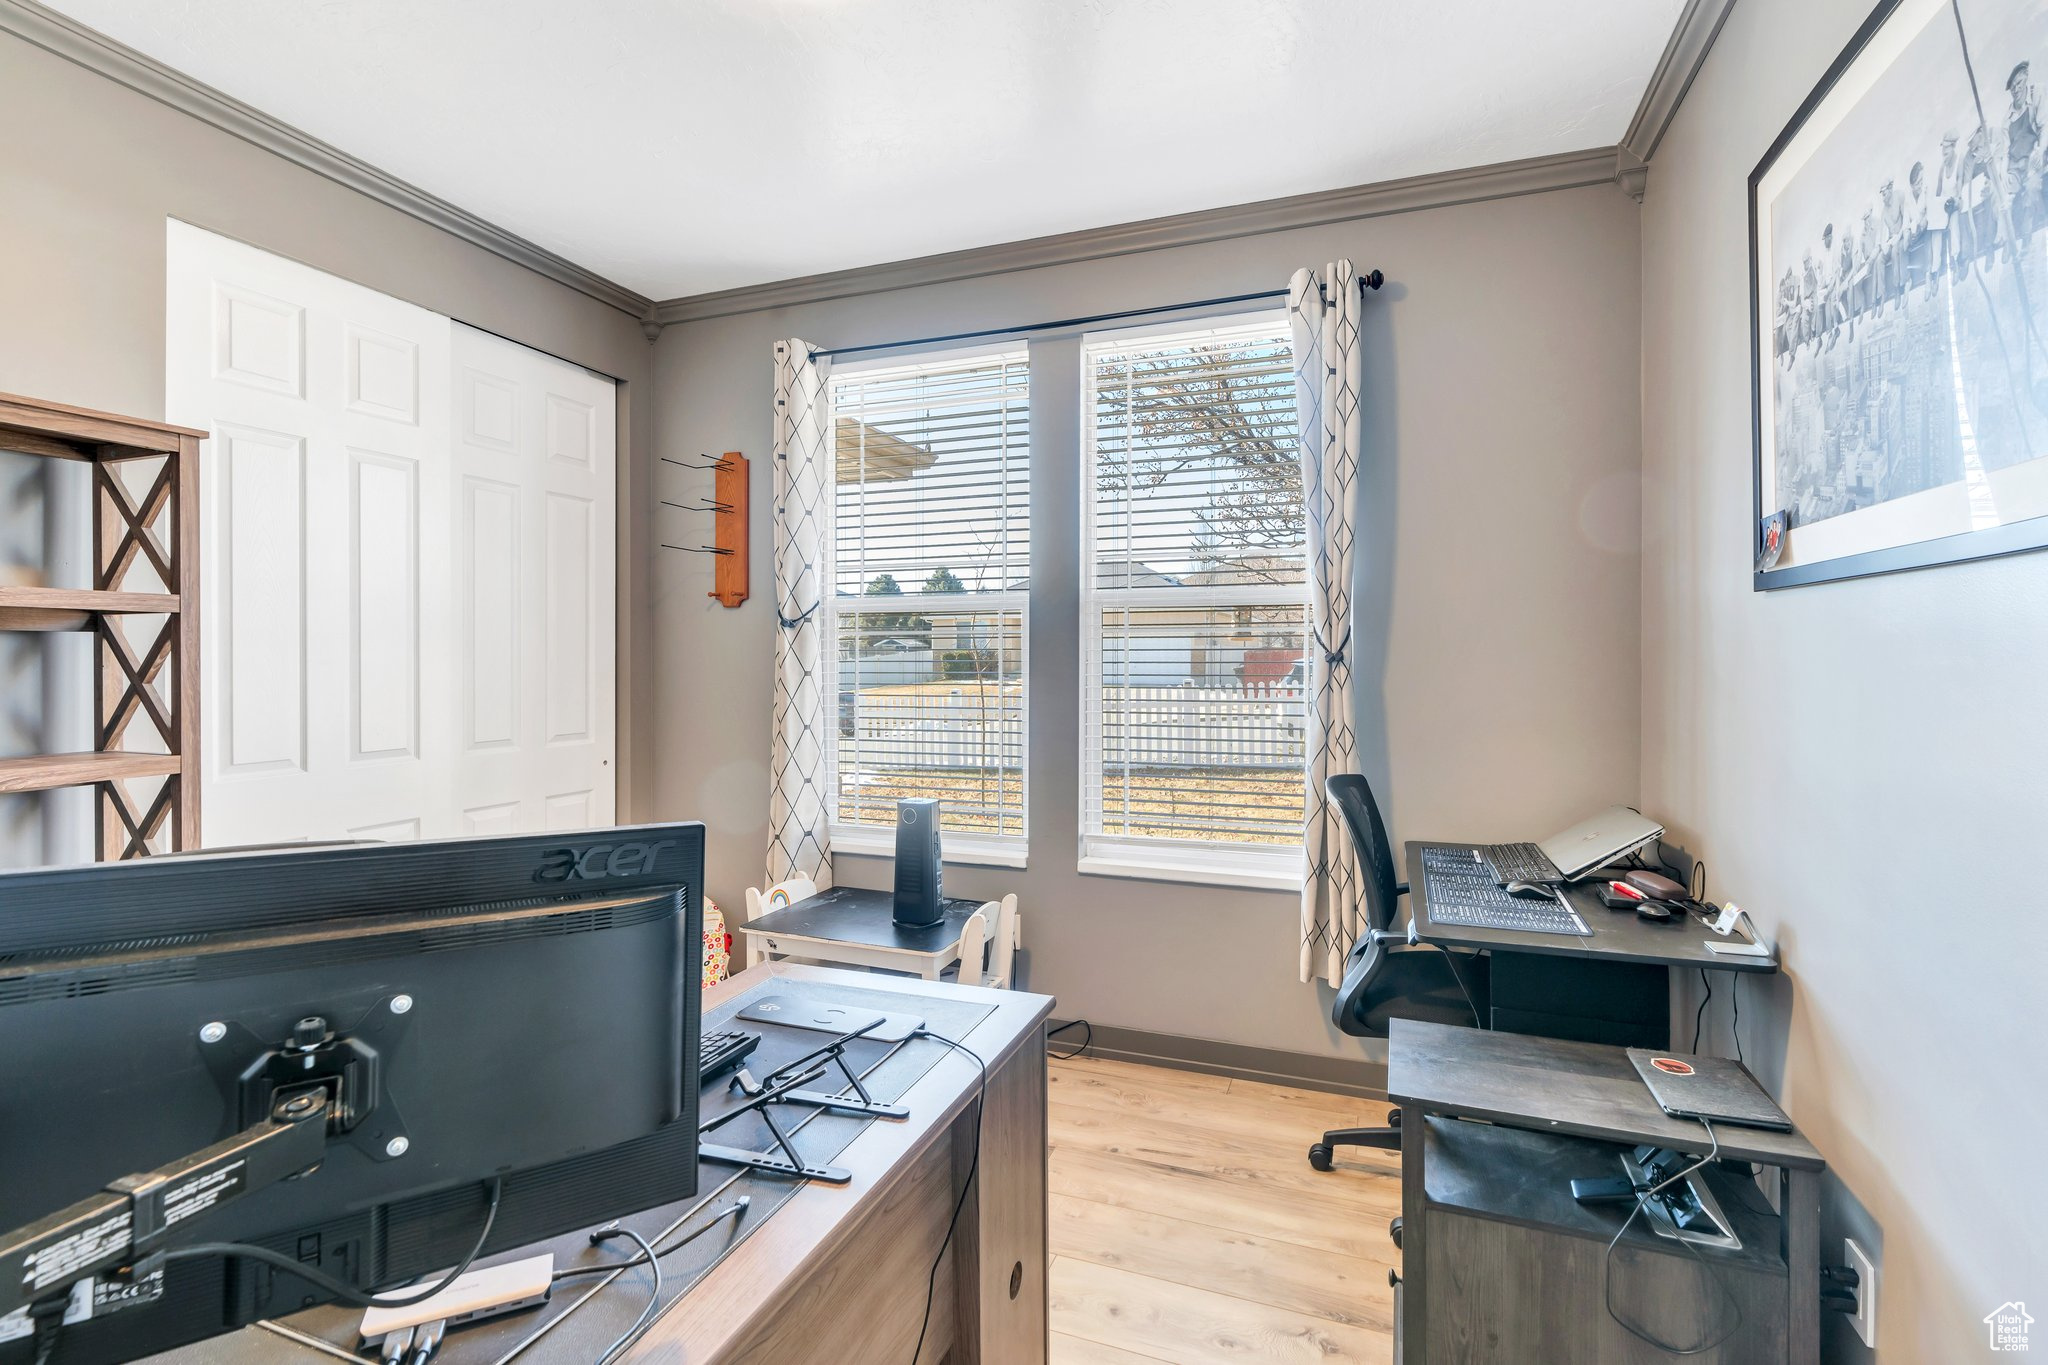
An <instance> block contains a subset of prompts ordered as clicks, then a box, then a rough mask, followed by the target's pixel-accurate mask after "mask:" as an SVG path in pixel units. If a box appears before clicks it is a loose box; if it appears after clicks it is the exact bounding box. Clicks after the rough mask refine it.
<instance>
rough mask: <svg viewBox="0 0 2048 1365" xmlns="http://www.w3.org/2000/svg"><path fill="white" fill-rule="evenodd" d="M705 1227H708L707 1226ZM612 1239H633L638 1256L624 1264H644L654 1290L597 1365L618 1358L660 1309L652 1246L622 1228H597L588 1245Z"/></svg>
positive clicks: (656, 1259)
mask: <svg viewBox="0 0 2048 1365" xmlns="http://www.w3.org/2000/svg"><path fill="white" fill-rule="evenodd" d="M707 1226H709V1225H708V1224H707ZM614 1237H630V1238H632V1239H633V1242H634V1244H635V1245H636V1246H638V1247H639V1248H640V1255H639V1256H638V1257H637V1258H635V1260H632V1261H628V1262H626V1264H627V1265H634V1264H638V1263H641V1262H644V1263H645V1264H646V1265H647V1267H648V1269H650V1270H652V1271H653V1272H654V1289H653V1292H651V1293H649V1294H648V1296H647V1306H646V1307H645V1308H643V1309H641V1310H640V1316H639V1317H637V1318H635V1319H634V1320H633V1325H632V1326H631V1327H628V1328H627V1329H626V1330H625V1331H624V1332H622V1333H620V1334H619V1339H618V1340H617V1341H615V1342H613V1343H612V1344H611V1345H609V1346H607V1347H605V1349H604V1354H603V1355H601V1356H599V1357H598V1358H597V1365H611V1362H612V1361H613V1360H614V1359H616V1358H617V1357H618V1354H619V1352H621V1351H623V1350H625V1349H626V1347H627V1346H629V1345H630V1344H632V1341H633V1338H635V1337H637V1336H639V1335H640V1333H641V1332H642V1331H643V1330H644V1329H645V1328H646V1326H647V1324H648V1323H650V1322H653V1321H654V1314H655V1312H656V1311H657V1310H658V1309H660V1307H661V1258H660V1257H659V1256H657V1255H655V1254H654V1247H653V1245H652V1244H651V1243H650V1242H648V1240H647V1239H646V1238H645V1237H642V1236H641V1235H640V1234H639V1233H637V1232H635V1231H633V1229H631V1228H624V1227H610V1228H599V1229H598V1230H597V1231H596V1232H593V1233H591V1234H590V1244H591V1245H592V1246H596V1245H598V1244H599V1243H600V1242H608V1241H610V1240H611V1239H612V1238H614ZM621 1268H623V1267H621Z"/></svg>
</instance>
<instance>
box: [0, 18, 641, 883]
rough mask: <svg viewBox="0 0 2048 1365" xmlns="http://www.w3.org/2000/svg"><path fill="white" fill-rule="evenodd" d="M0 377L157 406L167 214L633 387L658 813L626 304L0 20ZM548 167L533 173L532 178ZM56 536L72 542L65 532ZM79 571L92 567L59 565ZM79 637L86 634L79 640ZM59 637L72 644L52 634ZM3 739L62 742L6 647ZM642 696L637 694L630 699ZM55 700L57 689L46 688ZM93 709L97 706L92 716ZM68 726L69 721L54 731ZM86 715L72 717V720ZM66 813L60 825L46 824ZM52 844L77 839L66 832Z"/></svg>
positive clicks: (630, 540)
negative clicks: (417, 215)
mask: <svg viewBox="0 0 2048 1365" xmlns="http://www.w3.org/2000/svg"><path fill="white" fill-rule="evenodd" d="M0 129H5V130H6V134H5V136H4V137H0V319H4V324H0V391H6V392H11V393H21V394H29V395H32V396H34V397H38V398H50V399H55V400H58V401H60V402H67V403H76V404H82V405H84V406H87V407H94V408H103V409H109V410H112V411H115V412H123V413H130V414H134V415H138V416H143V417H160V416H161V415H162V413H163V402H164V220H165V219H166V218H178V219H182V220H183V221H185V222H188V223H193V224H196V225H198V226H200V227H203V228H208V229H211V230H212V231H215V232H220V233H224V234H226V235H227V236H230V237H236V238H239V239H241V240H243V241H246V242H250V243H252V244H254V245H256V246H259V247H262V248H264V249H265V250H267V251H274V252H276V253H278V254H279V255H282V256H288V257H291V258H292V259H294V260H298V261H303V262H305V263H306V264H308V265H312V266H317V267H319V268H320V269H322V270H326V271H330V272H332V273H334V274H336V275H340V276H343V277H345V278H347V279H351V280H354V281H357V282H358V283H361V284H365V285H368V286H369V287H370V288H373V289H378V290H382V291H384V292H385V293H388V294H392V295H395V296H397V297H399V298H402V299H406V300H408V301H410V302H413V303H416V304H419V305H421V306H423V307H426V308H430V309H433V310H435V311H437V312H441V313H446V314H448V315H450V316H452V317H455V318H457V319H459V320H460V321H463V322H467V323H470V324H472V325H474V326H477V327H482V328H484V329H486V330H488V331H492V332H497V333H499V334H501V335H503V336H507V337H510V338H512V339H513V340H515V341H520V342H524V343H525V344H527V345H529V346H533V347H536V348H537V349H540V350H543V351H548V352H551V353H553V354H555V355H559V356H563V357H565V358H567V359H569V360H573V361H576V362H577V363H579V364H582V365H586V366H588V367H590V368H591V369H595V370H599V371H602V372H603V373H606V374H609V375H612V376H615V377H617V378H619V379H622V380H624V381H625V383H624V385H623V387H622V390H621V395H620V409H619V451H620V457H621V466H620V474H619V479H620V498H619V507H620V525H619V571H620V572H619V601H620V603H621V607H622V616H621V621H620V629H619V678H620V698H619V701H620V710H619V717H620V731H619V734H620V743H619V755H620V761H621V775H620V776H621V781H620V799H621V810H622V814H625V815H628V816H630V815H634V814H637V813H639V812H644V811H645V810H646V809H647V794H648V793H649V792H650V791H651V781H652V775H651V773H650V772H649V771H648V769H647V768H646V766H645V765H644V764H642V763H641V762H639V758H640V755H641V753H642V752H644V747H645V746H644V744H642V743H640V742H639V741H638V740H637V739H636V735H637V734H638V733H639V732H638V731H636V729H635V728H634V726H635V721H636V719H637V718H642V717H644V716H645V715H646V712H645V710H644V706H645V704H646V700H647V698H648V697H649V695H650V684H651V680H652V671H651V668H650V659H651V653H650V652H649V651H647V650H646V649H645V648H644V642H645V641H646V640H647V638H648V618H647V614H646V610H647V608H646V597H645V587H644V585H645V582H646V579H645V576H644V574H643V573H642V572H641V569H642V566H643V565H644V564H645V563H646V547H645V545H644V541H643V537H644V528H645V526H646V518H645V516H644V511H645V507H646V499H645V497H644V489H645V487H646V464H647V456H646V455H645V451H646V450H648V449H649V448H651V431H652V419H651V415H650V414H651V410H652V404H651V402H650V400H649V392H648V390H649V388H650V385H649V382H648V380H649V375H650V370H651V351H652V348H651V347H650V346H649V345H648V343H647V339H646V337H645V335H644V334H643V333H642V332H641V330H640V326H639V324H638V323H637V322H636V321H635V320H634V319H632V318H630V317H628V316H627V315H626V314H624V313H622V312H620V311H618V310H617V309H615V308H611V307H609V306H607V305H605V304H602V303H599V302H597V301H596V300H594V299H591V298H588V297H586V296H585V295H583V294H580V293H577V292H576V291H574V290H571V289H569V288H567V287H565V286H563V285H560V284H557V283H555V282H554V281H552V280H549V279H546V278H544V277H542V276H540V275H537V274H535V273H533V272H532V271H529V270H527V269H525V268H523V267H521V266H518V265H514V264H513V263H511V262H510V261H507V260H505V259H503V258H502V257H499V256H496V255H493V254H491V253H490V252H487V251H484V250H482V249H480V248H478V247H475V246H473V245H471V244H469V243H467V242H464V241H462V240H460V239H459V238H456V237H453V236H451V235H449V234H447V233H444V232H442V231H440V230H438V229H436V228H433V227H429V226H427V225H426V224H424V223H422V222H420V221H418V220H417V219H414V218H411V217H408V216H407V215H405V214H402V213H399V212H398V211H396V210H394V209H391V208H388V207H386V206H385V205H383V204H380V203H377V202H376V201H374V200H372V199H369V198H367V197H366V196H363V195H360V194H357V193H356V192H354V191H352V190H348V189H344V188H342V187H341V186H339V185H337V184H335V183H334V182H332V181H329V180H326V179H323V178H322V177H320V176H317V175H314V174H313V173H311V172H309V171H306V170H303V169H301V168H299V167H297V166H295V165H292V164H291V163H289V162H287V161H285V160H283V159H282V158H280V157H277V156H274V155H272V154H270V153H268V152H265V151H261V150H259V149H257V148H256V147H253V146H251V145H250V144H248V143H245V142H243V141H241V140H239V139H237V138H234V137H232V136H229V135H228V134H226V133H224V132H221V131H219V130H218V129H215V128H213V127H211V126H209V125H207V124H205V123H202V122H200V121H199V120H197V119H194V118H192V117H189V116H188V115H185V114H182V113H179V112H177V111H175V110H172V109H170V108H168V107H166V106H164V105H161V104H158V103H156V102H155V101H153V100H150V99H148V98H146V97H144V96H142V95H139V94H137V93H135V92H134V91H131V90H129V89H127V88H125V87H123V86H121V85H118V84H116V83H115V82H113V81H110V80H107V79H105V78H103V77H100V76H98V75H95V74H93V73H92V72H89V71H87V70H85V69H84V68H82V67H78V66H75V65H73V64H71V63H69V62H67V61H64V60H62V59H60V58H58V57H54V56H52V55H50V54H49V53H47V52H44V51H42V50H41V49H39V48H36V47H33V46H31V45H30V44H28V43H26V42H23V41H21V40H20V39H18V38H15V37H13V36H11V35H8V34H0ZM539 183H541V182H539V181H536V184H537V185H538V184H539ZM5 458H6V460H7V461H9V463H8V465H7V466H6V468H4V469H0V492H4V494H5V496H6V499H7V502H6V505H5V507H4V508H0V530H4V532H5V533H6V535H7V546H8V549H7V554H6V556H5V558H6V559H8V560H9V561H13V560H16V559H18V558H22V557H24V555H23V554H21V553H18V551H24V550H26V548H27V547H26V545H25V544H24V543H23V542H21V541H19V540H17V538H16V529H15V528H16V527H18V526H20V525H22V524H23V518H35V517H38V516H39V515H40V512H39V511H38V510H37V509H38V505H39V502H40V497H41V491H42V488H41V480H40V479H39V478H38V477H37V476H36V475H35V474H33V473H19V472H16V464H15V462H20V461H21V460H22V459H23V457H20V456H7V457H5ZM58 539H61V537H59V538H58ZM63 567H64V568H65V569H68V570H70V571H72V572H74V573H77V574H80V575H81V577H80V580H79V581H81V582H82V581H83V578H82V575H83V574H84V573H85V572H88V571H89V567H88V566H86V565H84V564H82V563H81V564H71V565H65V566H63ZM69 643H76V642H69ZM56 647H57V648H60V649H61V648H65V647H66V646H65V645H59V646H56ZM0 650H4V652H0V706H4V712H5V718H4V724H0V738H4V741H5V742H6V743H7V744H8V745H9V746H10V748H9V752H27V751H33V750H34V749H36V748H38V747H40V746H42V745H43V744H45V743H48V742H50V741H51V740H52V739H53V738H60V737H61V736H53V735H50V734H46V733H45V731H46V727H48V715H47V713H46V712H45V711H44V710H43V708H41V707H40V706H39V705H38V698H37V697H36V695H35V693H36V690H37V688H36V684H37V683H38V682H39V681H40V676H41V673H42V671H43V670H42V669H40V668H39V667H38V666H37V663H36V661H37V660H38V659H39V658H40V657H41V656H42V655H43V654H45V653H46V652H47V650H46V647H45V646H43V645H39V644H36V643H34V642H24V641H21V640H20V639H18V638H17V639H14V640H9V641H5V642H0ZM636 700H637V701H638V702H639V705H638V706H636V704H635V703H636ZM53 704H54V699H53ZM87 714H88V717H89V713H87ZM55 728H57V729H64V728H67V727H65V726H64V725H63V724H62V723H61V722H60V723H59V724H58V725H57V726H56V727H55ZM70 728H75V727H70ZM12 800H13V801H15V802H16V804H15V805H14V806H12V807H9V808H4V809H0V857H4V860H5V861H8V862H20V861H28V860H33V859H35V858H36V857H37V856H38V855H39V853H41V854H42V856H58V857H61V856H66V855H67V854H73V855H75V854H79V853H84V852H85V850H84V849H82V848H66V847H51V848H47V849H39V847H38V846H39V845H41V844H43V843H44V840H43V837H42V835H41V834H40V833H39V832H38V831H37V821H36V820H35V818H34V813H32V812H29V811H27V810H26V809H25V808H24V806H23V805H22V804H21V803H22V802H24V801H25V800H27V799H25V798H12ZM51 823H52V824H53V825H56V824H58V823H59V822H58V821H55V820H53V821H52V822H51ZM52 842H54V843H56V844H59V845H62V844H65V843H67V842H68V841H67V840H64V839H63V838H61V837H58V836H57V835H56V834H55V832H54V831H53V833H52Z"/></svg>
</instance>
